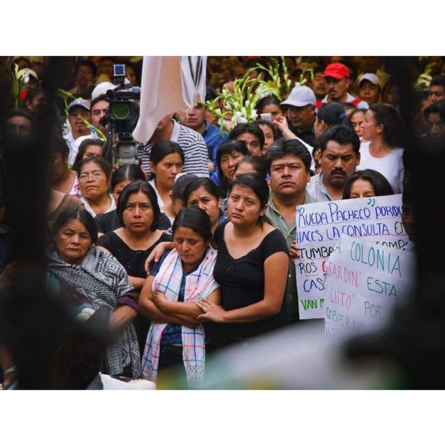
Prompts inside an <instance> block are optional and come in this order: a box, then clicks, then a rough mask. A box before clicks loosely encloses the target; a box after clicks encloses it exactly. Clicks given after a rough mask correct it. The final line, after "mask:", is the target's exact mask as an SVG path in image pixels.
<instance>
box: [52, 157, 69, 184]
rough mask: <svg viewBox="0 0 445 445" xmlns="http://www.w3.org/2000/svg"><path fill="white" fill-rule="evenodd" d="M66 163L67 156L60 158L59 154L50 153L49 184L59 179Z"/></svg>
mask: <svg viewBox="0 0 445 445" xmlns="http://www.w3.org/2000/svg"><path fill="white" fill-rule="evenodd" d="M67 162H68V154H67V155H66V156H62V154H61V153H59V152H56V151H54V152H52V153H51V154H50V157H49V179H50V182H51V183H54V182H55V181H57V180H58V179H59V178H61V177H62V176H63V175H64V173H65V172H66V170H68V167H67Z"/></svg>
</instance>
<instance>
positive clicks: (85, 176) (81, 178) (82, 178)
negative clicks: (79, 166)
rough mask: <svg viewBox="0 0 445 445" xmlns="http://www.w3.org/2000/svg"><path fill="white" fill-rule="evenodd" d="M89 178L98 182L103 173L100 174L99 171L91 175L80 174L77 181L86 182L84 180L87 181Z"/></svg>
mask: <svg viewBox="0 0 445 445" xmlns="http://www.w3.org/2000/svg"><path fill="white" fill-rule="evenodd" d="M90 176H91V177H92V178H93V179H94V180H95V181H98V180H99V179H101V178H102V176H103V173H102V172H101V171H99V170H96V171H94V172H91V173H81V174H80V175H79V181H86V180H88V178H89V177H90Z"/></svg>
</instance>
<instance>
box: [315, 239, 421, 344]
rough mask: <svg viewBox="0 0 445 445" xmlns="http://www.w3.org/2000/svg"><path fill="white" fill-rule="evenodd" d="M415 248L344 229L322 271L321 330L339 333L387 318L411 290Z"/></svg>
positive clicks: (368, 326)
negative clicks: (356, 235)
mask: <svg viewBox="0 0 445 445" xmlns="http://www.w3.org/2000/svg"><path fill="white" fill-rule="evenodd" d="M415 260H416V257H415V254H414V253H412V252H408V251H403V250H397V249H391V248H389V247H384V246H382V244H375V243H372V242H364V241H363V240H362V239H360V238H351V237H349V236H346V235H343V236H342V237H341V240H340V241H339V242H338V243H337V245H336V247H335V249H334V251H333V252H332V254H331V256H330V258H329V260H328V261H324V262H323V271H324V274H325V282H324V284H325V302H324V306H323V311H324V317H325V336H326V338H331V337H343V336H346V335H351V334H353V333H354V332H357V331H363V330H367V329H373V328H377V327H379V326H383V325H384V324H385V323H387V322H388V321H389V319H390V316H391V310H392V308H393V307H394V305H395V304H401V303H403V302H407V301H408V300H409V298H411V297H412V296H413V295H414V292H415V286H416V279H415V276H416V274H415Z"/></svg>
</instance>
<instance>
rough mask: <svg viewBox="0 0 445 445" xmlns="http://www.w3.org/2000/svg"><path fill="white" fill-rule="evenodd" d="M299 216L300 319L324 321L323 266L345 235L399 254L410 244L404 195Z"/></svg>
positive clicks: (327, 206) (313, 207)
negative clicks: (387, 248) (396, 250)
mask: <svg viewBox="0 0 445 445" xmlns="http://www.w3.org/2000/svg"><path fill="white" fill-rule="evenodd" d="M296 212H297V214H296V225H297V246H298V247H299V249H300V254H301V257H300V258H299V259H297V260H296V261H295V268H296V277H297V291H298V304H299V312H300V319H309V318H323V317H324V308H323V305H324V301H325V292H324V289H325V286H324V278H323V270H322V265H323V262H324V261H326V260H327V259H328V258H329V256H330V255H331V253H332V251H333V250H334V247H335V245H336V244H337V241H338V240H339V239H340V237H341V236H342V235H343V234H344V235H348V236H352V237H360V238H363V240H364V241H372V242H378V243H380V244H381V245H382V246H385V247H391V248H395V249H399V250H400V249H404V248H405V247H406V246H407V245H408V242H409V240H408V236H407V235H406V233H405V230H404V228H403V225H402V220H401V214H402V195H392V196H379V197H374V198H358V199H345V200H340V201H328V202H317V203H313V204H305V205H302V206H298V207H297V210H296Z"/></svg>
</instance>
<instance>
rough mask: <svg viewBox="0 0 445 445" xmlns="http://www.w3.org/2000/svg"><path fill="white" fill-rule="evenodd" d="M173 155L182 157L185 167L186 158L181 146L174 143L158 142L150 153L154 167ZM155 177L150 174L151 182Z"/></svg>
mask: <svg viewBox="0 0 445 445" xmlns="http://www.w3.org/2000/svg"><path fill="white" fill-rule="evenodd" d="M172 153H178V155H179V156H180V157H181V160H182V164H183V165H184V162H185V157H184V151H183V150H182V148H181V146H180V145H179V144H178V143H177V142H174V141H161V142H156V144H154V145H153V147H151V151H150V162H151V163H153V164H154V165H157V164H158V163H159V162H161V161H162V160H163V159H164V158H165V157H166V156H168V155H170V154H172ZM154 177H155V175H154V173H153V172H150V180H151V179H153V178H154Z"/></svg>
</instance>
